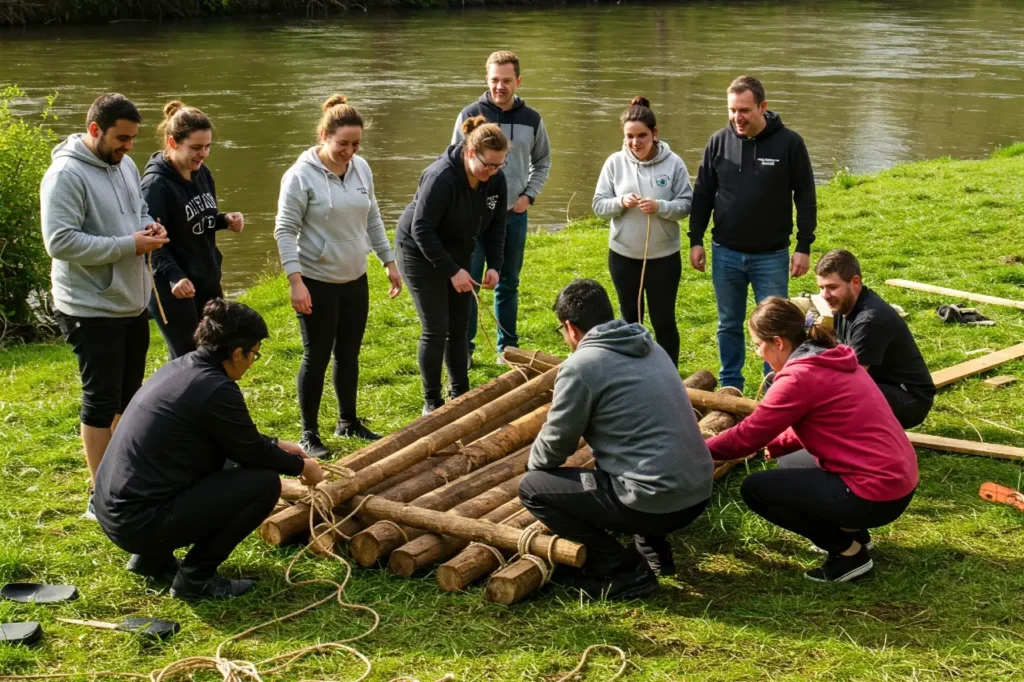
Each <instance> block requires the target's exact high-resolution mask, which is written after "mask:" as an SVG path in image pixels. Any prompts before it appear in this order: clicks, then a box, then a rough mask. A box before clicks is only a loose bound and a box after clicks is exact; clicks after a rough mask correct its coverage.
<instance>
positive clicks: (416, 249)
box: [395, 116, 508, 414]
mask: <svg viewBox="0 0 1024 682" xmlns="http://www.w3.org/2000/svg"><path fill="white" fill-rule="evenodd" d="M462 133H463V135H464V136H465V138H464V140H463V141H462V142H461V143H459V144H457V145H452V146H450V147H448V151H447V152H445V153H444V154H443V155H442V156H441V158H439V159H438V160H437V161H435V162H434V163H432V164H430V166H428V167H427V169H426V170H425V171H423V175H422V176H420V185H419V188H418V189H417V190H416V195H415V196H413V198H412V202H411V203H410V204H409V205H408V206H407V207H406V208H405V211H404V212H403V213H402V217H401V218H400V219H399V221H398V230H397V231H396V232H395V245H396V250H397V260H398V268H399V270H400V272H401V273H402V277H403V278H404V280H405V283H406V284H407V285H408V287H409V293H410V294H411V295H412V300H413V302H414V303H415V305H416V313H417V314H418V315H419V318H420V325H421V326H422V328H423V331H422V333H421V334H420V342H419V352H418V356H417V361H418V363H419V368H420V378H421V380H422V382H423V399H424V405H423V414H427V413H429V412H432V411H433V410H435V409H437V408H438V407H440V406H441V405H443V404H444V398H443V397H442V394H441V364H442V360H443V362H444V364H445V366H446V367H447V368H448V380H449V382H450V386H449V394H450V395H451V397H453V398H455V397H458V396H460V395H462V394H463V393H465V392H466V391H468V390H469V372H468V370H467V364H466V363H467V355H468V345H467V344H468V342H467V339H466V328H467V326H468V324H469V311H470V303H471V301H472V300H473V285H474V284H478V285H480V286H483V287H484V288H485V289H493V288H494V287H495V286H497V284H498V272H499V271H500V270H501V262H502V257H503V248H504V243H505V208H506V196H507V191H508V190H507V188H506V186H505V176H504V174H503V173H502V172H501V169H502V168H503V167H504V166H505V155H506V153H507V152H508V139H507V138H506V137H505V134H504V133H502V132H501V128H499V127H498V126H497V125H495V124H493V123H487V120H486V119H485V118H484V117H483V116H477V117H475V118H469V119H466V120H465V121H463V123H462ZM478 238H479V239H480V241H481V242H482V243H483V246H484V252H485V254H486V257H487V270H486V273H485V274H484V277H483V282H474V281H473V279H472V278H471V277H470V276H469V272H468V270H469V267H470V260H471V257H472V255H473V248H474V246H475V243H476V240H477V239H478Z"/></svg>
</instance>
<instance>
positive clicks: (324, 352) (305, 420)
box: [298, 275, 370, 432]
mask: <svg viewBox="0 0 1024 682" xmlns="http://www.w3.org/2000/svg"><path fill="white" fill-rule="evenodd" d="M302 281H303V283H304V284H305V285H306V288H307V289H309V298H310V301H311V302H312V305H313V312H311V313H310V314H309V315H304V314H302V313H299V332H300V333H301V334H302V350H303V352H302V363H301V364H300V365H299V380H298V382H299V411H300V412H301V413H302V430H303V431H317V432H319V430H320V424H319V419H318V417H319V414H320V400H321V399H322V398H323V394H324V375H325V374H326V373H327V363H328V362H330V359H331V353H333V354H334V371H333V372H332V374H331V379H332V381H333V383H334V394H335V396H337V398H338V422H339V424H341V425H342V426H344V427H348V426H352V425H353V424H355V423H356V422H357V421H358V416H357V414H356V390H357V388H358V386H359V349H360V347H361V346H362V345H363V333H364V332H365V331H366V318H367V316H368V315H369V313H370V289H369V285H368V284H367V279H366V275H363V276H362V277H360V278H359V279H356V280H353V281H351V282H345V283H344V284H332V283H330V282H320V281H317V280H315V279H310V278H308V277H303V278H302Z"/></svg>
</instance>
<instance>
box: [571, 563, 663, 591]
mask: <svg viewBox="0 0 1024 682" xmlns="http://www.w3.org/2000/svg"><path fill="white" fill-rule="evenodd" d="M582 582H583V585H582V586H581V589H582V590H583V591H584V592H585V593H587V594H588V595H589V596H590V597H592V598H594V599H601V598H604V599H608V600H620V601H626V600H629V599H639V598H640V597H646V596H647V595H649V594H651V593H653V592H656V591H657V589H658V576H656V575H654V571H652V570H651V567H650V566H648V565H647V562H646V561H645V562H643V563H642V564H639V565H637V567H636V568H634V569H631V570H624V571H618V572H616V573H613V574H611V575H610V576H607V577H604V578H594V577H585V578H584V579H583V581H582Z"/></svg>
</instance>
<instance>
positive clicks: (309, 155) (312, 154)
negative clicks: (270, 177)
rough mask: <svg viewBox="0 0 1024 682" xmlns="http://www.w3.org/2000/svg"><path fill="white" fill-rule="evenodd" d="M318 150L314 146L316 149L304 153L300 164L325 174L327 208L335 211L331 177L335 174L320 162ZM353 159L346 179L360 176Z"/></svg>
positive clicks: (347, 169) (311, 148) (346, 171)
mask: <svg viewBox="0 0 1024 682" xmlns="http://www.w3.org/2000/svg"><path fill="white" fill-rule="evenodd" d="M318 149H319V147H318V146H314V147H310V148H309V149H307V150H306V151H304V152H302V155H301V156H299V162H300V163H305V164H308V165H310V166H312V167H313V168H315V169H317V171H319V172H320V173H322V174H323V176H324V193H325V194H326V196H327V208H328V209H333V208H334V199H333V198H331V183H330V176H332V175H334V173H333V171H331V169H330V168H328V167H327V166H325V165H324V162H323V161H321V160H320V154H319V153H317V150H318ZM352 159H353V160H351V161H349V162H348V168H346V169H345V177H346V178H348V177H355V176H358V175H359V171H358V170H357V166H356V163H355V157H354V156H353V157H352ZM349 173H352V174H353V175H352V176H350V175H349Z"/></svg>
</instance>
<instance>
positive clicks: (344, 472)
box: [319, 462, 356, 478]
mask: <svg viewBox="0 0 1024 682" xmlns="http://www.w3.org/2000/svg"><path fill="white" fill-rule="evenodd" d="M319 464H320V468H321V469H323V470H324V471H329V472H331V473H332V474H336V475H338V476H341V477H342V478H355V476H356V472H354V471H352V470H351V469H349V468H348V467H344V466H341V465H340V464H331V463H330V462H319Z"/></svg>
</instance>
